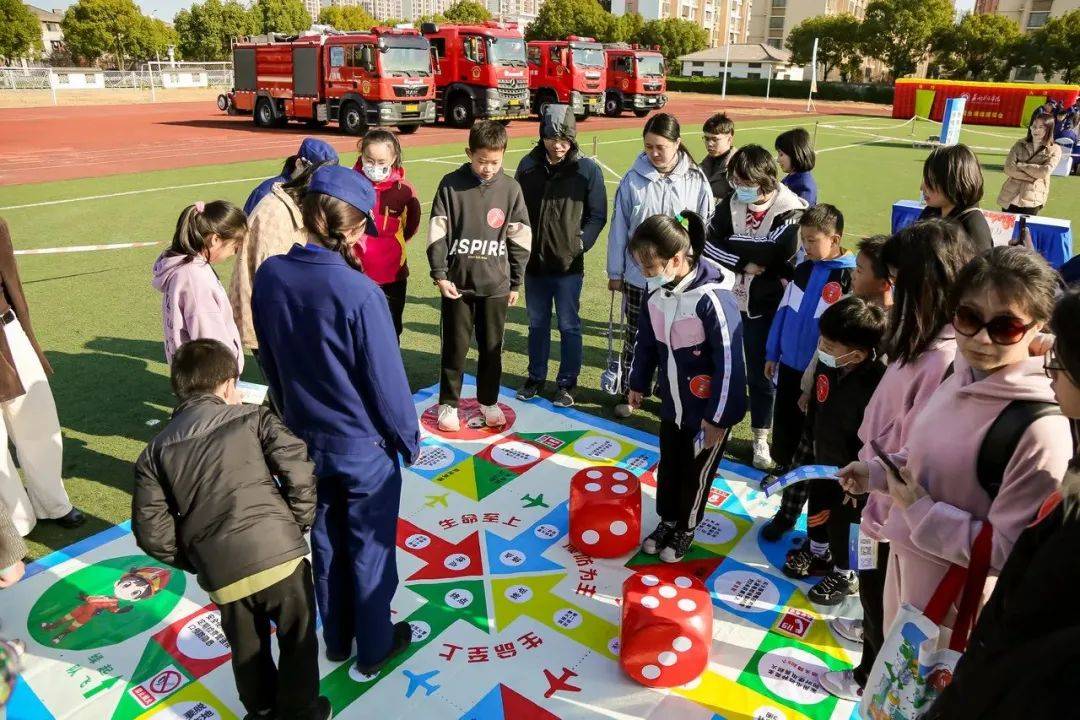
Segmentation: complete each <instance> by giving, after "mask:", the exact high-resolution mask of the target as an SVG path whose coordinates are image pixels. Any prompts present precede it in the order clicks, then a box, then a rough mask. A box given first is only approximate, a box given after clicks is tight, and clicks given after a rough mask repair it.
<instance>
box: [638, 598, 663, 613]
mask: <svg viewBox="0 0 1080 720" xmlns="http://www.w3.org/2000/svg"><path fill="white" fill-rule="evenodd" d="M641 604H642V605H644V606H645V607H647V608H649V609H650V610H652V609H654V608H658V607H660V601H659V600H658V599H656V598H654V597H653V596H652V595H646V596H645V597H643V598H641Z"/></svg>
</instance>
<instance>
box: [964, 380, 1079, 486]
mask: <svg viewBox="0 0 1080 720" xmlns="http://www.w3.org/2000/svg"><path fill="white" fill-rule="evenodd" d="M1060 414H1061V410H1060V409H1059V408H1058V405H1057V403H1051V402H1040V401H1037V400H1013V401H1012V402H1011V403H1009V404H1008V405H1006V406H1005V409H1004V410H1002V411H1001V412H1000V413H999V414H998V416H997V418H995V419H994V422H993V423H991V425H990V429H989V430H987V431H986V436H985V437H984V438H983V441H982V445H980V446H979V455H978V460H977V461H976V465H975V476H976V477H977V478H978V479H979V485H981V486H982V489H983V490H985V491H986V494H987V495H989V496H990V499H991V500H993V499H994V498H996V497H997V494H998V491H999V490H1000V489H1001V483H1002V482H1003V481H1004V479H1005V468H1006V467H1008V465H1009V461H1010V460H1012V456H1013V453H1015V452H1016V446H1017V445H1019V444H1020V438H1021V437H1023V435H1024V433H1025V432H1026V431H1027V429H1028V427H1030V426H1031V424H1032V423H1033V422H1035V421H1036V420H1039V419H1041V418H1044V417H1051V416H1053V415H1060Z"/></svg>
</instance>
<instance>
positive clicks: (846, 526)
mask: <svg viewBox="0 0 1080 720" xmlns="http://www.w3.org/2000/svg"><path fill="white" fill-rule="evenodd" d="M803 484H804V485H806V486H807V489H808V490H809V502H808V503H807V512H806V535H807V537H809V538H810V540H811V541H812V542H818V543H823V542H827V543H829V550H830V551H831V553H832V559H833V564H834V565H836V567H837V568H839V569H840V570H852V569H855V570H857V569H858V568H851V567H849V565H850V564H851V561H850V558H849V557H848V538H849V537H850V533H851V526H852V525H853V524H857V523H858V522H859V520H860V519H861V518H862V510H863V508H864V507H866V499H867V498H868V497H869V495H848V494H847V493H845V492H844V491H843V489H842V488H841V487H840V483H838V482H837V481H835V480H826V479H823V478H814V479H813V480H807V481H806V482H805V483H803Z"/></svg>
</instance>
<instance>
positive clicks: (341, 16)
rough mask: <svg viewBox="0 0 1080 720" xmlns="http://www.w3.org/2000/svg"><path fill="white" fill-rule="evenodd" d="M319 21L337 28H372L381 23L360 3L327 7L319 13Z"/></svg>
mask: <svg viewBox="0 0 1080 720" xmlns="http://www.w3.org/2000/svg"><path fill="white" fill-rule="evenodd" d="M319 22H320V23H322V24H323V25H330V26H332V27H334V28H335V29H337V30H370V29H371V28H373V27H375V26H376V25H378V24H379V21H378V20H376V19H375V18H373V17H371V15H370V14H369V13H368V11H367V10H365V9H364V8H362V7H360V6H359V5H348V6H344V7H343V6H340V5H335V6H333V7H325V8H323V9H322V12H320V13H319Z"/></svg>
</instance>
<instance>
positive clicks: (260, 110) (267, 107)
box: [253, 98, 275, 127]
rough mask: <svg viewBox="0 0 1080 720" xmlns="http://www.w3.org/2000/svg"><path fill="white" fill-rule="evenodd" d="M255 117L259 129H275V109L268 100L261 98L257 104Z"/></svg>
mask: <svg viewBox="0 0 1080 720" xmlns="http://www.w3.org/2000/svg"><path fill="white" fill-rule="evenodd" d="M253 117H254V119H255V124H256V125H258V126H259V127H273V126H274V125H275V122H274V107H273V106H272V105H271V104H270V101H269V100H267V99H266V98H259V101H258V102H257V103H255V112H254V114H253Z"/></svg>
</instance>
